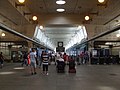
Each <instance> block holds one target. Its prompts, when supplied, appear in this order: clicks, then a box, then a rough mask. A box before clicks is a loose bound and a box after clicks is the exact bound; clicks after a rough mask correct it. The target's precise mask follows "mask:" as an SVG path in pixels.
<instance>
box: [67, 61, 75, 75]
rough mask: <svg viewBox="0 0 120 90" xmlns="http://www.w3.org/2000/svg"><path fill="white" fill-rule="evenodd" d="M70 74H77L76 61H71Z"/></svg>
mask: <svg viewBox="0 0 120 90" xmlns="http://www.w3.org/2000/svg"><path fill="white" fill-rule="evenodd" d="M68 72H69V73H76V68H75V61H74V60H70V61H69V70H68Z"/></svg>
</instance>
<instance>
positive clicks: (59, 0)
mask: <svg viewBox="0 0 120 90" xmlns="http://www.w3.org/2000/svg"><path fill="white" fill-rule="evenodd" d="M65 3H66V2H65V1H64V0H58V1H56V4H65Z"/></svg>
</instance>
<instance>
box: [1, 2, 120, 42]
mask: <svg viewBox="0 0 120 90" xmlns="http://www.w3.org/2000/svg"><path fill="white" fill-rule="evenodd" d="M10 2H17V0H0V22H6V23H8V24H10V23H12V24H14V25H21V24H22V25H26V24H31V23H29V22H28V20H26V19H25V17H24V16H23V15H21V13H20V12H19V11H21V12H30V13H32V15H37V16H38V23H39V24H40V25H43V26H44V31H43V32H44V33H45V35H46V36H47V37H49V38H51V39H52V40H54V43H55V44H56V43H57V42H58V41H63V42H64V44H67V43H68V42H69V40H70V39H71V38H72V37H73V36H74V35H75V33H76V32H77V29H76V28H77V26H78V25H81V24H93V25H105V24H107V22H110V21H111V20H112V19H115V17H116V16H119V14H120V0H107V6H106V7H104V6H101V7H100V6H97V4H98V0H66V4H65V5H57V4H56V3H55V2H56V0H26V2H25V7H27V9H26V10H23V9H22V8H23V7H18V8H15V6H14V3H13V5H12V4H11V3H10ZM57 8H65V10H66V11H65V12H63V13H58V12H56V9H57ZM18 9H19V11H18ZM27 10H28V11H27ZM97 12H98V15H96V14H95V15H94V14H93V13H97ZM85 15H90V16H91V18H92V20H91V21H88V22H85V21H84V16H85ZM116 20H119V17H117V19H116ZM113 36H114V35H113Z"/></svg>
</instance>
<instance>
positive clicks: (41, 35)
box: [34, 25, 55, 50]
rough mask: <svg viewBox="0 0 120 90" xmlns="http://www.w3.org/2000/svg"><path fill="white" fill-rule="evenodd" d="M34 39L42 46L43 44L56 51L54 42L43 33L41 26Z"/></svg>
mask: <svg viewBox="0 0 120 90" xmlns="http://www.w3.org/2000/svg"><path fill="white" fill-rule="evenodd" d="M34 38H35V39H37V40H39V42H40V43H41V44H43V45H44V46H45V47H47V48H51V49H53V50H54V48H55V46H54V45H53V43H52V41H51V40H50V39H49V38H48V37H46V36H45V34H44V33H43V32H42V31H41V29H40V26H39V25H37V26H36V29H35V33H34Z"/></svg>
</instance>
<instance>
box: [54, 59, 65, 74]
mask: <svg viewBox="0 0 120 90" xmlns="http://www.w3.org/2000/svg"><path fill="white" fill-rule="evenodd" d="M56 68H57V73H64V72H65V62H64V61H57V66H56Z"/></svg>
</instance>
